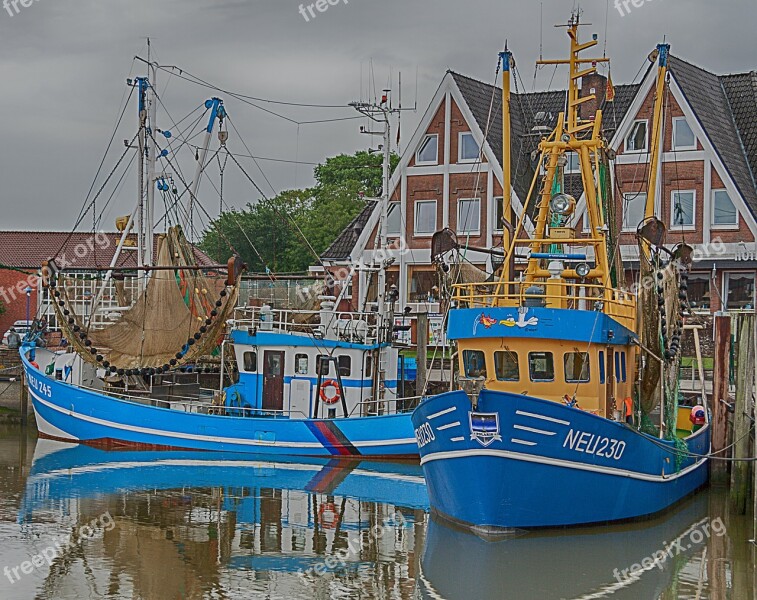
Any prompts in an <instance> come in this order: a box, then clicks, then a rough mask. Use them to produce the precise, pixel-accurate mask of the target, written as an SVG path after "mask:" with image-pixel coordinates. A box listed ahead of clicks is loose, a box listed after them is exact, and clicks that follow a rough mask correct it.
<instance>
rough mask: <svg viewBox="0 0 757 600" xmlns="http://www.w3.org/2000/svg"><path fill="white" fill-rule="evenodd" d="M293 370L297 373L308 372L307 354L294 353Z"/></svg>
mask: <svg viewBox="0 0 757 600" xmlns="http://www.w3.org/2000/svg"><path fill="white" fill-rule="evenodd" d="M294 372H295V374H297V375H307V374H308V355H307V354H295V355H294Z"/></svg>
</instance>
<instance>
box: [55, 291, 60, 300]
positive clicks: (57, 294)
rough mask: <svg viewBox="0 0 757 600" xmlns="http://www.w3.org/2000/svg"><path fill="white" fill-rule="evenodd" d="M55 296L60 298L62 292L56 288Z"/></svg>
mask: <svg viewBox="0 0 757 600" xmlns="http://www.w3.org/2000/svg"><path fill="white" fill-rule="evenodd" d="M53 296H55V297H56V298H60V292H59V291H58V290H55V291H54V292H53Z"/></svg>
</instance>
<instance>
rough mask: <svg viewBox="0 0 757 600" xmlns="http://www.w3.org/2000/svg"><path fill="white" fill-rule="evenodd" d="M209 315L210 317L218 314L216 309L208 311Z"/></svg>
mask: <svg viewBox="0 0 757 600" xmlns="http://www.w3.org/2000/svg"><path fill="white" fill-rule="evenodd" d="M210 316H211V317H217V316H218V311H217V310H211V311H210Z"/></svg>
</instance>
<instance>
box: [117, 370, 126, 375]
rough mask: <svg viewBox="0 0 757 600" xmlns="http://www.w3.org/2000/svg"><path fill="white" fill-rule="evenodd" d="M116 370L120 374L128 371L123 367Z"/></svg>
mask: <svg viewBox="0 0 757 600" xmlns="http://www.w3.org/2000/svg"><path fill="white" fill-rule="evenodd" d="M116 372H117V373H118V374H119V375H123V374H124V373H125V372H126V371H124V370H123V369H118V370H117V371H116Z"/></svg>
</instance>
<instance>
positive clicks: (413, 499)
mask: <svg viewBox="0 0 757 600" xmlns="http://www.w3.org/2000/svg"><path fill="white" fill-rule="evenodd" d="M427 510H428V498H427V495H426V487H425V483H424V481H423V476H422V473H421V470H420V467H419V466H417V465H414V464H406V463H378V462H354V461H353V462H344V461H338V460H328V459H312V460H308V459H303V458H291V459H286V458H285V459H282V460H276V461H273V460H271V459H270V457H265V458H257V457H254V456H250V455H233V454H225V455H222V456H221V455H218V454H210V453H202V452H132V451H126V452H106V451H102V450H98V449H95V448H90V447H88V446H83V445H78V446H70V445H68V444H60V443H57V442H51V441H48V440H39V442H38V446H37V448H36V450H35V458H34V462H33V466H32V470H31V473H30V475H29V478H28V480H27V487H26V492H25V496H24V499H23V502H22V505H21V507H20V511H19V517H18V519H19V523H20V524H21V527H22V529H24V528H27V529H28V530H32V529H34V530H35V534H39V538H40V539H45V538H50V537H51V536H53V535H54V534H56V533H58V532H59V530H57V531H52V529H54V528H55V527H57V525H55V526H50V527H49V530H46V531H41V532H40V527H45V525H49V524H51V523H52V524H59V523H65V524H66V527H67V528H68V531H69V532H71V531H77V530H78V528H79V527H81V526H82V525H85V524H87V523H89V522H91V521H93V520H94V519H97V518H98V517H101V516H102V515H104V514H106V513H107V514H108V515H109V519H108V523H109V524H110V523H113V525H112V527H109V528H104V529H103V530H102V531H97V532H96V533H95V535H93V536H92V537H91V538H90V539H87V540H86V542H85V543H83V544H77V545H75V546H74V547H71V548H68V549H66V548H65V547H64V551H63V552H62V553H61V554H60V555H59V556H57V557H56V558H55V560H54V561H53V564H52V565H51V567H50V569H49V573H48V574H47V575H46V577H45V579H44V583H42V584H41V585H42V587H43V589H44V592H45V593H46V594H47V595H48V596H49V597H56V598H68V597H71V598H79V597H80V595H79V594H77V593H76V592H75V591H74V590H77V589H78V590H82V589H91V588H92V587H93V586H94V587H95V588H96V589H97V590H99V593H101V594H103V595H107V596H108V597H139V598H203V597H216V595H217V596H219V597H220V596H223V597H233V598H236V597H244V598H257V597H269V598H279V597H281V598H308V599H312V598H321V597H323V598H329V597H334V596H335V595H336V596H340V595H343V596H344V597H350V596H351V595H353V594H354V593H356V591H357V590H359V591H360V592H361V593H362V595H363V597H367V598H370V597H382V596H385V595H386V594H387V592H388V591H390V590H391V595H392V596H393V597H402V598H405V597H407V598H411V597H412V595H413V590H414V587H415V579H416V566H417V564H418V558H417V555H418V554H419V553H420V551H421V549H422V545H423V541H422V537H421V538H420V539H418V536H422V535H423V530H424V528H423V527H415V524H416V523H417V522H423V521H425V519H426V517H425V515H426V511H427ZM48 596H46V597H48Z"/></svg>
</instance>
